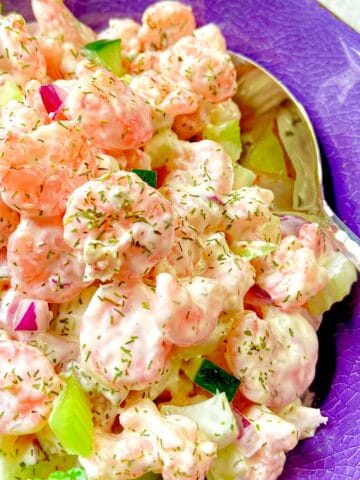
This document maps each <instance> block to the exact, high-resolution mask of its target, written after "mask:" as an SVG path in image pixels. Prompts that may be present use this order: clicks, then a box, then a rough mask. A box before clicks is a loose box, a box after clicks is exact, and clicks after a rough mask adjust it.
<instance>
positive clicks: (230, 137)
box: [204, 120, 241, 162]
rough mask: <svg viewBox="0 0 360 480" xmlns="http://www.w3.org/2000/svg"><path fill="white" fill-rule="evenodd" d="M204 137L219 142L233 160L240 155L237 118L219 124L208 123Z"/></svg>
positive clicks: (237, 158)
mask: <svg viewBox="0 0 360 480" xmlns="http://www.w3.org/2000/svg"><path fill="white" fill-rule="evenodd" d="M204 138H206V139H207V140H214V142H217V143H220V145H222V147H223V148H224V150H225V152H226V153H227V154H228V155H229V157H230V158H231V159H232V160H233V161H234V162H236V161H237V160H239V158H240V155H241V137H240V124H239V121H238V120H231V121H229V122H225V123H222V124H220V125H213V124H211V123H210V124H209V125H207V126H206V127H205V130H204Z"/></svg>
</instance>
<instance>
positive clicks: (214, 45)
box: [194, 23, 226, 52]
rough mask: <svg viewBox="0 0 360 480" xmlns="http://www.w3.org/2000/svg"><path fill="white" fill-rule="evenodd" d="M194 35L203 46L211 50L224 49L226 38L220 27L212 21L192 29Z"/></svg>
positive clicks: (222, 50)
mask: <svg viewBox="0 0 360 480" xmlns="http://www.w3.org/2000/svg"><path fill="white" fill-rule="evenodd" d="M194 37H195V38H196V40H198V41H199V42H201V43H202V44H203V45H204V46H206V47H208V48H211V49H212V50H218V51H220V52H225V50H226V40H225V38H224V36H223V34H222V33H221V30H220V28H219V27H218V26H217V25H215V24H214V23H208V24H207V25H204V26H203V27H200V28H197V29H196V30H195V31H194Z"/></svg>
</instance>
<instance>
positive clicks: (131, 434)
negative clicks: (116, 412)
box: [80, 400, 216, 480]
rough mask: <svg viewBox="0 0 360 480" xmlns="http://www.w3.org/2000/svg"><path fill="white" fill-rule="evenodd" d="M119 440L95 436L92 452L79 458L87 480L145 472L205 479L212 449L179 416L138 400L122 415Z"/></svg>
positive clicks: (187, 420)
mask: <svg viewBox="0 0 360 480" xmlns="http://www.w3.org/2000/svg"><path fill="white" fill-rule="evenodd" d="M120 423H121V425H122V426H123V428H124V430H123V432H122V433H120V434H119V435H114V434H104V433H100V432H97V433H96V434H95V442H94V450H93V451H94V453H93V454H92V455H91V456H90V457H86V458H84V457H81V458H80V463H81V464H82V466H83V467H84V468H85V470H86V473H87V476H88V478H89V480H105V479H106V480H120V479H121V480H130V479H133V478H138V477H140V476H142V475H143V474H144V473H147V472H154V473H161V474H162V478H163V479H164V480H171V479H174V478H176V479H178V480H189V479H190V478H194V479H195V478H196V479H197V480H204V478H205V475H206V473H207V471H208V470H209V468H210V466H211V463H212V461H213V459H214V457H215V453H216V445H215V444H214V443H212V442H208V441H205V440H201V439H200V438H201V437H200V435H199V430H198V427H197V425H196V423H195V422H194V421H193V420H191V419H190V418H188V417H185V416H182V415H160V413H159V411H158V410H157V408H156V406H155V404H154V403H152V402H151V401H150V400H142V401H141V402H139V403H137V404H135V405H134V406H132V407H130V408H128V409H126V410H125V411H124V412H123V413H122V414H121V415H120Z"/></svg>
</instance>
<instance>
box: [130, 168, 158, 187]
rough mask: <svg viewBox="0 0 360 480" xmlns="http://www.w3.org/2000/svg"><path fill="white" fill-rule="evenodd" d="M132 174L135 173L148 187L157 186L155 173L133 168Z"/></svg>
mask: <svg viewBox="0 0 360 480" xmlns="http://www.w3.org/2000/svg"><path fill="white" fill-rule="evenodd" d="M131 171H132V172H134V173H136V175H137V176H138V177H140V178H141V180H143V181H144V182H146V183H147V184H148V185H150V187H153V188H156V185H157V173H156V172H154V170H141V169H138V168H133V169H132V170H131Z"/></svg>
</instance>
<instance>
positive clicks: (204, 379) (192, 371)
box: [183, 357, 240, 402]
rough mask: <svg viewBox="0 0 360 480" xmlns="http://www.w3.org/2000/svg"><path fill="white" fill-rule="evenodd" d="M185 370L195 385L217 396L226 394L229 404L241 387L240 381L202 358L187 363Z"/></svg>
mask: <svg viewBox="0 0 360 480" xmlns="http://www.w3.org/2000/svg"><path fill="white" fill-rule="evenodd" d="M183 370H184V372H185V373H186V375H188V377H189V378H190V379H191V380H192V381H193V382H194V383H196V384H197V385H199V387H202V388H204V389H205V390H207V391H208V392H211V393H213V394H215V395H216V394H217V393H220V392H224V393H225V394H226V396H227V398H228V400H229V402H231V400H232V399H233V398H234V396H235V394H236V392H237V390H238V388H239V386H240V380H238V379H237V378H235V377H234V376H233V375H231V374H230V373H228V372H227V371H226V370H224V369H223V368H221V367H219V366H218V365H215V363H213V362H211V361H210V360H207V359H203V358H201V357H199V358H194V359H193V360H191V361H190V362H187V363H186V364H185V366H184V368H183Z"/></svg>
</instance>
